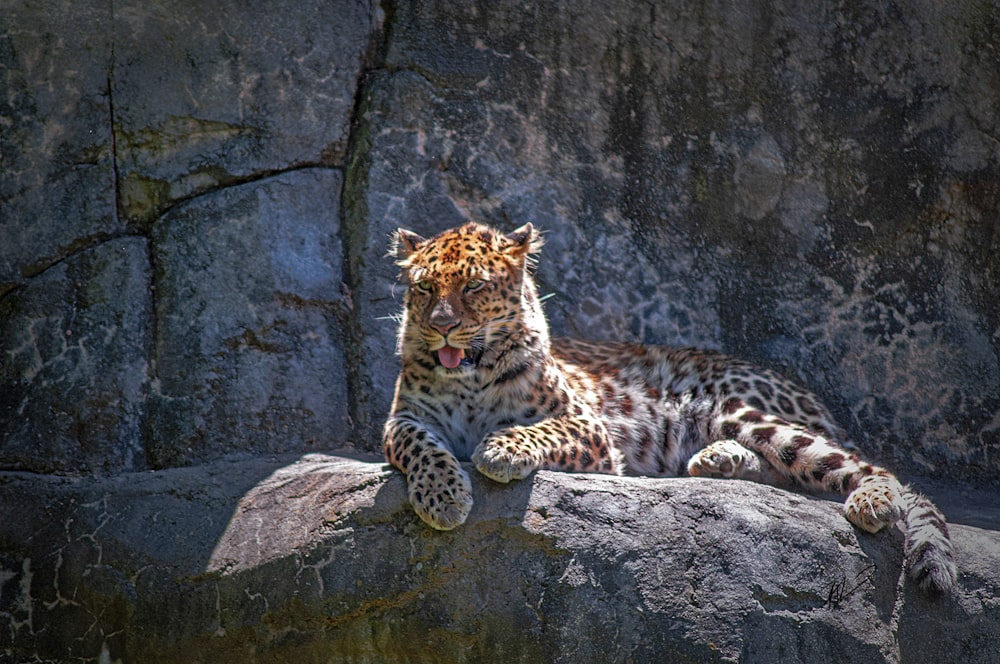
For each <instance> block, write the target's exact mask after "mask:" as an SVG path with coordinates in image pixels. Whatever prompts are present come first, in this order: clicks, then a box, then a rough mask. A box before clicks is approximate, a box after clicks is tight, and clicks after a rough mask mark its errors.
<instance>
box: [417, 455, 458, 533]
mask: <svg viewBox="0 0 1000 664" xmlns="http://www.w3.org/2000/svg"><path fill="white" fill-rule="evenodd" d="M407 487H408V490H409V494H410V504H411V505H413V511H414V512H416V513H417V516H419V517H420V518H421V519H423V521H424V522H425V523H426V524H427V525H429V526H430V527H432V528H436V529H437V530H451V529H452V528H455V527H457V526H460V525H462V524H463V523H465V519H466V518H467V517H468V516H469V512H470V511H471V510H472V485H471V484H470V482H469V477H468V475H466V473H465V471H464V470H462V468H461V467H460V466H459V465H458V463H457V462H456V463H455V464H454V467H446V468H443V469H442V468H437V467H433V468H431V469H428V470H423V471H413V472H411V473H410V474H409V475H407Z"/></svg>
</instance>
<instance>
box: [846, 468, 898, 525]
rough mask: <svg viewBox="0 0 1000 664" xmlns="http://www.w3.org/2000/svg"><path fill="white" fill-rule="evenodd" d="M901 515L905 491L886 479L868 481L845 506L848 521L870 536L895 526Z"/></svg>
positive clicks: (851, 494) (889, 479) (854, 492)
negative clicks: (887, 527)
mask: <svg viewBox="0 0 1000 664" xmlns="http://www.w3.org/2000/svg"><path fill="white" fill-rule="evenodd" d="M902 515H903V509H902V487H900V486H899V483H898V482H896V481H895V480H894V479H891V478H887V477H869V478H866V480H865V481H862V482H861V485H860V486H858V488H856V489H855V490H854V491H852V492H851V493H850V495H848V496H847V500H846V501H845V502H844V516H846V517H847V520H848V521H850V522H851V523H853V524H854V525H855V526H857V527H858V528H861V529H862V530H867V531H868V532H870V533H877V532H878V531H880V530H882V528H884V527H886V526H890V525H892V524H893V523H895V522H896V520H897V519H899V518H900V517H901V516H902Z"/></svg>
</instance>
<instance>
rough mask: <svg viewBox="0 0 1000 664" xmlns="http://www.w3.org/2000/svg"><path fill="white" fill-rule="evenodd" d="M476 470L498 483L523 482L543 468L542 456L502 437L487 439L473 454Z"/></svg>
mask: <svg viewBox="0 0 1000 664" xmlns="http://www.w3.org/2000/svg"><path fill="white" fill-rule="evenodd" d="M472 461H473V463H475V464H476V468H477V469H478V470H479V472H481V473H482V474H483V475H486V477H488V478H490V479H491V480H495V481H497V482H503V483H507V482H510V481H511V480H523V479H524V478H525V477H527V476H528V475H530V474H531V473H532V471H535V470H537V469H538V468H540V467H541V466H542V459H541V455H540V454H539V453H538V452H537V451H535V450H533V449H528V448H526V447H525V446H523V445H522V444H521V443H519V442H517V441H513V440H509V439H505V438H502V437H497V438H487V439H486V440H484V441H483V442H481V443H479V446H478V447H476V450H475V451H474V452H473V453H472Z"/></svg>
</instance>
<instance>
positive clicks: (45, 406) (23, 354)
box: [0, 238, 152, 473]
mask: <svg viewBox="0 0 1000 664" xmlns="http://www.w3.org/2000/svg"><path fill="white" fill-rule="evenodd" d="M150 281H151V274H150V267H149V254H148V245H147V242H146V240H144V239H141V238H122V239H120V240H115V241H111V242H106V243H104V244H101V245H99V246H97V247H95V248H93V249H88V250H86V251H82V252H80V253H79V254H76V255H74V256H72V257H71V258H68V259H66V260H65V261H62V262H60V263H58V264H56V265H55V266H53V267H51V268H49V269H48V270H46V271H45V272H44V273H43V274H42V275H40V276H39V277H37V278H35V279H33V280H32V281H31V282H30V283H29V284H28V285H27V286H25V287H24V288H22V289H19V290H16V291H14V292H12V293H10V294H8V296H7V297H5V298H3V299H2V300H0V348H3V349H4V350H5V351H6V352H5V353H4V355H3V360H2V362H0V465H2V466H4V467H6V468H20V469H26V470H33V471H35V472H73V473H95V472H97V473H100V472H107V471H120V470H130V469H136V468H143V467H145V465H146V462H145V458H144V451H143V448H142V445H141V440H142V432H141V429H142V422H143V419H144V417H145V414H146V401H145V396H146V390H147V388H148V378H149V376H148V361H147V357H148V353H149V347H150V341H151V340H150V336H149V329H150V321H151V318H152V311H151V308H152V306H151V305H152V302H151V298H150V294H149V285H150Z"/></svg>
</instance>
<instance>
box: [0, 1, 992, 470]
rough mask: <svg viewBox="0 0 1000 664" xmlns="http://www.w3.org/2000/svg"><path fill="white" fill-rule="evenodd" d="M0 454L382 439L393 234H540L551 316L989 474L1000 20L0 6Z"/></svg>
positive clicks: (808, 10) (649, 9)
mask: <svg viewBox="0 0 1000 664" xmlns="http://www.w3.org/2000/svg"><path fill="white" fill-rule="evenodd" d="M3 15H4V21H3V23H2V25H0V64H2V66H0V75H2V85H0V119H2V121H0V130H2V131H0V159H2V164H0V166H2V167H0V466H3V467H5V468H12V469H21V470H30V471H34V472H41V473H73V474H90V473H117V472H122V471H131V470H142V469H147V468H162V467H168V466H177V465H188V464H197V463H202V462H207V461H211V460H214V459H219V458H222V457H226V456H230V455H233V454H250V455H258V454H261V453H272V452H307V451H313V450H322V449H329V448H335V447H338V446H341V445H344V444H348V443H351V444H353V445H354V446H356V447H359V448H361V449H366V450H373V451H374V450H376V449H377V431H378V429H379V425H380V421H381V418H382V417H383V416H384V413H385V411H386V408H387V406H388V400H389V397H390V394H391V389H392V381H393V376H394V374H395V371H396V363H397V360H396V358H395V357H394V355H393V348H394V323H393V322H392V321H391V320H389V319H388V317H389V316H391V315H392V314H393V313H395V312H396V311H397V310H398V307H399V302H400V298H399V293H398V287H397V286H396V283H395V280H394V269H393V267H392V266H391V264H390V262H389V261H388V260H386V259H385V258H384V253H385V244H386V237H387V235H388V234H389V233H390V232H391V231H392V230H393V229H394V228H395V227H396V226H399V225H404V226H407V227H410V228H412V229H414V230H416V231H419V232H422V233H433V232H435V231H438V230H441V229H443V228H445V227H448V226H451V225H453V224H455V223H458V222H460V221H462V220H463V219H465V218H467V217H474V218H478V219H481V220H484V221H487V222H491V223H495V224H498V225H500V226H504V227H512V226H514V225H517V224H520V223H523V222H525V221H531V222H533V223H535V224H536V225H538V226H540V227H542V228H544V229H546V230H547V235H546V240H547V245H546V249H545V251H544V254H543V256H542V263H541V266H540V268H539V281H540V284H541V288H542V291H543V292H544V293H545V294H546V295H550V296H551V297H550V298H549V299H548V300H546V310H547V312H548V314H549V317H550V319H551V321H552V325H553V328H554V329H555V331H556V332H557V333H566V334H574V335H583V336H588V337H594V338H604V339H628V340H638V341H644V342H650V343H671V344H694V345H702V346H708V347H714V348H721V349H723V350H726V351H728V352H731V353H734V354H738V355H741V356H744V357H747V358H749V359H751V360H754V361H757V362H759V363H761V364H764V365H767V366H770V367H774V368H777V369H780V370H782V371H785V372H786V373H788V374H790V375H792V376H795V377H797V378H798V379H799V380H801V382H803V383H804V384H806V385H807V386H809V387H810V388H812V389H814V390H815V391H817V392H818V393H820V394H821V395H822V396H823V397H824V399H825V400H826V401H827V402H828V403H829V404H830V406H831V407H832V408H833V409H834V411H835V413H836V415H837V416H838V418H839V419H840V420H841V422H842V423H843V424H844V425H845V426H846V427H847V428H848V429H849V431H850V433H851V435H852V437H853V438H855V439H856V441H857V442H858V444H859V445H860V447H861V448H862V449H863V450H865V451H866V452H867V453H868V454H869V455H870V456H872V457H875V458H878V459H881V460H883V461H885V462H886V463H889V464H891V465H893V466H894V467H896V468H899V469H900V470H901V471H903V473H904V474H910V475H939V476H950V477H960V476H961V477H975V478H979V479H984V480H985V479H995V478H996V477H997V475H998V473H1000V416H998V411H1000V308H998V307H997V304H996V303H997V301H998V296H1000V258H998V256H1000V220H998V217H1000V142H998V141H1000V138H998V137H1000V120H998V111H997V109H998V108H1000V51H998V49H997V47H996V39H995V36H996V34H997V33H998V32H1000V19H998V10H997V8H996V6H995V4H993V3H990V2H985V1H975V0H965V1H962V2H955V3H947V5H942V4H941V3H932V2H922V3H909V4H906V5H905V6H904V5H886V4H884V3H862V4H861V5H850V4H848V5H842V4H838V3H827V4H826V5H823V6H816V5H815V3H811V2H795V1H792V2H769V3H757V4H755V5H753V6H752V7H751V6H734V5H731V4H729V3H709V4H705V3H701V2H697V3H694V2H690V3H663V4H661V3H652V4H648V3H624V4H622V3H618V4H616V5H615V6H614V7H611V6H609V5H608V4H607V3H603V2H573V3H537V4H536V5H533V6H525V5H523V4H522V3H513V2H491V3H453V2H430V3H419V4H416V3H399V4H398V5H397V4H394V3H385V4H378V3H373V4H370V5H369V4H365V3H358V2H351V1H337V0H331V1H325V2H321V1H306V2H286V3H269V4H268V5H267V6H266V8H265V7H261V8H249V7H248V6H245V5H243V4H241V3H235V2H228V1H223V2H220V3H211V4H206V3H192V2H183V1H180V0H172V1H171V2H166V3H155V4H152V5H151V4H150V3H144V2H135V1H131V0H126V1H124V2H119V1H116V2H111V3H108V2H72V3H70V2H55V1H52V2H45V3H34V2H17V1H12V0H8V1H6V2H4V3H3Z"/></svg>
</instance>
